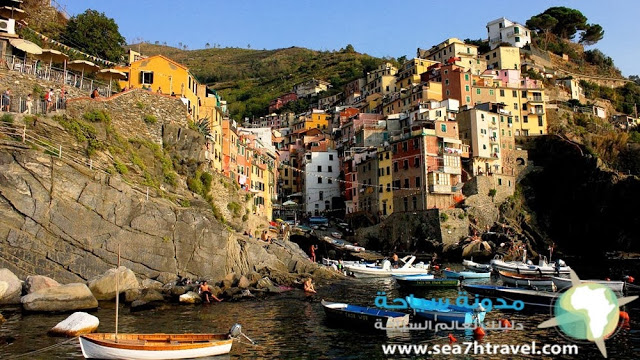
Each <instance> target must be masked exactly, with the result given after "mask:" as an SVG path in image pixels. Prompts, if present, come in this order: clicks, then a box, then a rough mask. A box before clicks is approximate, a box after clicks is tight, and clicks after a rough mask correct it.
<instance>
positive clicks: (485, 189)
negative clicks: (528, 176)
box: [462, 174, 516, 204]
mask: <svg viewBox="0 0 640 360" xmlns="http://www.w3.org/2000/svg"><path fill="white" fill-rule="evenodd" d="M492 189H495V190H496V195H495V196H494V198H493V202H495V203H496V204H500V203H501V202H503V201H505V200H506V199H507V198H508V197H509V196H512V195H513V193H514V192H515V189H516V177H515V176H510V175H502V174H494V175H478V176H475V177H473V178H471V179H470V180H469V181H467V182H466V183H465V184H464V187H463V188H462V193H463V194H464V195H465V196H472V195H486V196H489V192H490V191H491V190H492Z"/></svg>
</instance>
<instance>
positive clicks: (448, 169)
mask: <svg viewBox="0 0 640 360" xmlns="http://www.w3.org/2000/svg"><path fill="white" fill-rule="evenodd" d="M438 170H439V171H442V172H443V173H445V174H453V175H462V169H461V168H460V166H442V167H440V168H438Z"/></svg>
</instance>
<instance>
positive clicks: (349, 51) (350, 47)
mask: <svg viewBox="0 0 640 360" xmlns="http://www.w3.org/2000/svg"><path fill="white" fill-rule="evenodd" d="M344 52H345V53H347V54H353V53H354V52H356V49H354V48H353V45H351V44H347V47H345V48H344Z"/></svg>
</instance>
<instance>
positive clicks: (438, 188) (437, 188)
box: [429, 184, 453, 194]
mask: <svg viewBox="0 0 640 360" xmlns="http://www.w3.org/2000/svg"><path fill="white" fill-rule="evenodd" d="M429 192H430V193H434V194H451V193H452V192H453V189H452V187H451V185H440V184H430V185H429Z"/></svg>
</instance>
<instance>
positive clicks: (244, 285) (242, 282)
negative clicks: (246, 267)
mask: <svg viewBox="0 0 640 360" xmlns="http://www.w3.org/2000/svg"><path fill="white" fill-rule="evenodd" d="M249 286H251V282H250V281H249V279H247V278H246V277H245V276H244V275H242V276H241V277H240V280H238V287H239V288H240V289H247V288H248V287H249Z"/></svg>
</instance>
